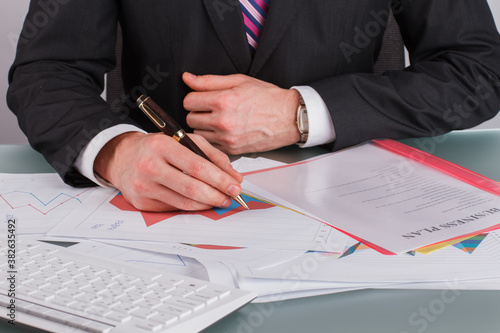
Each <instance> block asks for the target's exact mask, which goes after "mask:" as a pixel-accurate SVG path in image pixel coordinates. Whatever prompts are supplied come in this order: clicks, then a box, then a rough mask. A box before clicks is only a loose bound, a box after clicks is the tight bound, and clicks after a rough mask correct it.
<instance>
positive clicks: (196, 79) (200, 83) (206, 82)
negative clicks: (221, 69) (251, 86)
mask: <svg viewBox="0 0 500 333" xmlns="http://www.w3.org/2000/svg"><path fill="white" fill-rule="evenodd" d="M182 79H183V80H184V83H186V84H187V85H188V86H189V88H191V89H193V90H195V91H212V90H225V89H231V88H233V87H235V86H237V85H240V84H241V83H243V82H246V81H248V80H249V79H250V77H248V76H246V75H242V74H232V75H198V76H196V75H193V74H191V73H188V72H185V73H184V74H183V75H182Z"/></svg>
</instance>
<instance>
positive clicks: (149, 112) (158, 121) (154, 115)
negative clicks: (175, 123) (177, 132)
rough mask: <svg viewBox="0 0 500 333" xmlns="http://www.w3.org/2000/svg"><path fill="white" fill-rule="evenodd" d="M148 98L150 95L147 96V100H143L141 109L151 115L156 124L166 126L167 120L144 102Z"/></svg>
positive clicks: (140, 105) (150, 117)
mask: <svg viewBox="0 0 500 333" xmlns="http://www.w3.org/2000/svg"><path fill="white" fill-rule="evenodd" d="M141 97H142V96H141ZM148 98H149V97H146V99H145V100H141V103H140V104H139V109H141V110H142V111H143V112H144V113H145V114H146V115H147V116H148V117H149V119H151V120H152V121H153V122H154V123H155V124H156V126H158V127H159V128H164V127H165V126H166V124H165V122H164V121H163V120H162V119H161V118H160V117H159V116H158V115H157V114H156V113H155V112H154V111H153V110H151V108H150V107H149V106H147V105H146V104H144V102H146V101H147V100H148Z"/></svg>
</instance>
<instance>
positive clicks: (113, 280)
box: [0, 239, 256, 333]
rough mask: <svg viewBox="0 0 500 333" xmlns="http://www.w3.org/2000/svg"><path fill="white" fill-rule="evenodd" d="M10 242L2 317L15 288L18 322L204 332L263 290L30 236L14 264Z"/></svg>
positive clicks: (3, 263)
mask: <svg viewBox="0 0 500 333" xmlns="http://www.w3.org/2000/svg"><path fill="white" fill-rule="evenodd" d="M6 243H7V242H6V241H4V240H2V241H0V277H1V280H0V307H1V308H2V309H3V310H2V311H0V317H3V318H5V319H7V320H8V319H9V318H8V317H6V314H7V313H8V312H9V311H6V307H7V306H9V304H11V299H13V297H12V296H13V295H12V287H14V293H15V298H14V304H15V320H16V322H18V323H23V324H26V325H29V326H32V327H36V328H40V329H43V330H48V331H53V332H65V331H68V330H67V329H68V328H70V330H69V331H71V332H79V331H82V332H183V333H184V332H197V331H200V330H202V329H204V328H206V327H207V326H209V325H210V324H212V323H214V322H216V321H217V320H219V319H221V318H223V317H224V316H226V315H227V314H229V313H231V312H233V311H235V310H237V309H238V308H240V307H241V306H243V305H245V304H246V303H248V302H250V301H251V300H252V299H253V298H255V296H256V295H254V294H253V293H250V292H246V291H243V290H240V289H236V288H230V287H224V286H219V285H216V284H213V283H211V282H207V281H204V280H200V279H194V278H190V277H185V276H181V275H177V274H173V273H165V272H164V271H162V272H158V271H154V270H150V269H144V268H141V267H133V266H128V265H125V264H123V263H121V262H117V261H112V260H108V259H106V260H104V259H101V258H98V257H96V256H89V255H86V254H81V253H76V252H74V251H71V250H69V249H66V248H63V247H60V246H56V245H52V244H47V243H44V242H38V241H34V240H28V239H23V241H22V242H19V241H18V242H17V244H16V251H15V257H16V258H15V266H10V265H9V264H8V261H7V253H8V252H9V251H8V247H7V244H6ZM9 253H11V254H12V253H13V252H12V251H10V252H9ZM11 263H12V262H11ZM12 267H14V268H15V273H14V276H15V280H11V281H9V280H8V277H9V276H10V275H11V273H9V272H10V271H11V269H10V268H12ZM12 281H14V283H13V284H11V282H12ZM9 290H10V292H9ZM9 293H10V296H11V297H9ZM69 331H68V332H69Z"/></svg>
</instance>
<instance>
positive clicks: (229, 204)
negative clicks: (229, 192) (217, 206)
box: [221, 199, 233, 208]
mask: <svg viewBox="0 0 500 333" xmlns="http://www.w3.org/2000/svg"><path fill="white" fill-rule="evenodd" d="M232 203H233V200H232V199H226V201H224V203H223V204H222V206H221V208H227V207H229V206H231V204H232Z"/></svg>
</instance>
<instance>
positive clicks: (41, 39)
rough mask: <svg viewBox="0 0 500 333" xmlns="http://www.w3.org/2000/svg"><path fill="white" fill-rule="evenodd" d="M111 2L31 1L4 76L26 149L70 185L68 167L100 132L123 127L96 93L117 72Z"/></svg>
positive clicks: (73, 177)
mask: <svg viewBox="0 0 500 333" xmlns="http://www.w3.org/2000/svg"><path fill="white" fill-rule="evenodd" d="M117 21H118V7H117V4H116V1H111V0H85V1H53V2H51V3H50V5H49V2H43V1H32V2H31V4H30V8H29V12H28V15H27V17H26V20H25V23H24V27H23V30H22V33H21V35H20V38H19V41H18V50H17V55H16V59H15V62H14V64H13V66H12V68H11V70H10V72H9V82H10V86H9V90H8V93H7V101H8V105H9V107H10V109H11V110H12V111H13V112H14V113H15V114H16V115H17V117H18V122H19V125H20V127H21V129H22V130H23V131H24V133H25V134H26V135H27V137H28V139H29V142H30V144H31V145H32V147H33V148H35V149H36V150H37V151H39V152H41V153H42V154H43V155H44V157H45V158H46V159H47V160H48V161H49V163H50V164H51V165H52V166H53V167H54V168H55V169H56V171H57V172H58V173H59V174H60V175H61V177H62V178H63V180H64V181H65V182H67V183H69V184H71V185H73V186H90V185H94V184H93V183H92V182H90V181H89V180H88V179H87V178H85V177H83V176H81V175H80V174H79V173H78V172H77V171H76V170H75V169H74V167H73V164H74V161H75V159H76V157H77V156H78V154H79V152H80V150H81V149H83V148H84V147H85V146H86V145H87V143H88V142H89V141H90V140H91V139H92V138H93V137H94V136H95V135H96V134H97V133H99V132H100V131H102V130H104V129H106V128H109V127H111V126H114V125H116V124H120V123H124V122H125V121H124V119H121V118H123V115H119V114H118V113H116V112H112V111H111V109H110V108H109V107H108V105H107V104H106V102H105V101H104V100H102V98H101V97H100V94H101V93H102V91H103V88H104V74H105V73H106V72H108V71H109V70H111V69H112V68H113V67H114V66H115V41H116V29H117Z"/></svg>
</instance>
